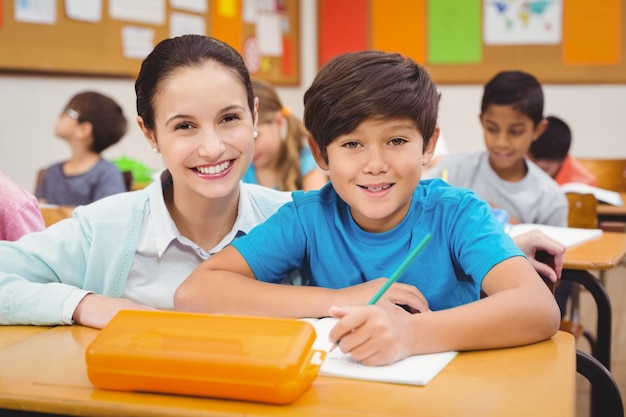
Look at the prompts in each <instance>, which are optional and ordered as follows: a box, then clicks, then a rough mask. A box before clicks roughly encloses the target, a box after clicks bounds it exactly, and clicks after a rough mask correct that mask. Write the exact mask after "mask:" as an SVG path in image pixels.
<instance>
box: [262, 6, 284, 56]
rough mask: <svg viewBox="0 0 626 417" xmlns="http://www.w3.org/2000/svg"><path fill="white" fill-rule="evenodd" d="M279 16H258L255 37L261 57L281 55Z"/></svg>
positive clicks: (281, 37) (266, 14)
mask: <svg viewBox="0 0 626 417" xmlns="http://www.w3.org/2000/svg"><path fill="white" fill-rule="evenodd" d="M281 25H282V22H281V16H280V15H278V14H276V13H263V14H260V15H259V17H258V19H257V24H256V37H257V39H258V40H259V49H260V50H259V52H260V53H261V55H262V56H282V55H283V34H282V26H281Z"/></svg>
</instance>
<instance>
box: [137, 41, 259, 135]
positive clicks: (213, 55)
mask: <svg viewBox="0 0 626 417" xmlns="http://www.w3.org/2000/svg"><path fill="white" fill-rule="evenodd" d="M207 61H215V62H217V63H219V64H221V65H223V66H224V67H225V68H227V69H229V70H232V71H233V72H234V73H235V74H237V76H238V77H239V78H240V79H241V83H242V84H243V85H244V87H245V88H246V91H247V93H248V106H249V107H250V112H251V113H252V114H254V95H253V94H252V84H251V83H250V74H249V73H248V69H247V68H246V64H245V62H244V60H243V58H242V57H241V55H240V54H239V52H237V51H236V50H235V49H234V48H232V47H231V46H230V45H228V44H226V43H224V42H222V41H220V40H217V39H215V38H211V37H208V36H201V35H184V36H179V37H176V38H169V39H165V40H163V41H161V42H159V44H157V46H155V48H154V50H153V51H152V52H151V53H150V54H149V55H148V56H147V57H146V59H145V60H144V61H143V63H142V64H141V70H140V71H139V75H138V76H137V81H135V93H136V94H137V114H138V115H139V116H141V117H142V118H143V123H144V125H145V126H146V127H147V128H148V129H154V98H155V96H156V94H157V93H158V92H159V88H160V83H161V82H162V81H163V80H165V79H167V77H169V76H170V75H171V74H172V73H173V72H174V71H176V70H178V69H180V68H184V67H199V66H201V65H203V64H204V63H206V62H207Z"/></svg>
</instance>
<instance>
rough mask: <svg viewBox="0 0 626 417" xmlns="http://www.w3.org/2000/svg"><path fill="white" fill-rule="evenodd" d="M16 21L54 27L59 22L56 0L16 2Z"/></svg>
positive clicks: (24, 0)
mask: <svg viewBox="0 0 626 417" xmlns="http://www.w3.org/2000/svg"><path fill="white" fill-rule="evenodd" d="M13 4H14V6H15V21H16V22H26V23H39V24H45V25H54V24H55V23H56V22H57V2H56V0H15V1H14V3H13Z"/></svg>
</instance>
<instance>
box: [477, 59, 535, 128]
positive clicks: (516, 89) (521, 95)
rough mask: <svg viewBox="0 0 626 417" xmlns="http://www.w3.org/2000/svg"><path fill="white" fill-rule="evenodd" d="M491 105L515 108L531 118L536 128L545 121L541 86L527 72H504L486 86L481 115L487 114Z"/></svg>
mask: <svg viewBox="0 0 626 417" xmlns="http://www.w3.org/2000/svg"><path fill="white" fill-rule="evenodd" d="M491 104H496V105H510V106H513V108H514V109H515V110H517V111H519V112H521V113H523V114H525V115H526V116H528V117H530V118H531V119H532V121H533V123H534V124H535V126H537V125H538V124H539V122H541V121H542V120H543V91H542V89H541V84H539V81H537V79H536V78H535V77H534V76H532V75H530V74H528V73H526V72H522V71H502V72H499V73H498V74H497V75H496V76H495V77H493V78H492V79H491V80H490V81H489V82H488V83H487V84H485V89H484V93H483V99H482V104H481V107H480V113H481V114H483V113H485V111H486V110H487V107H489V106H490V105H491Z"/></svg>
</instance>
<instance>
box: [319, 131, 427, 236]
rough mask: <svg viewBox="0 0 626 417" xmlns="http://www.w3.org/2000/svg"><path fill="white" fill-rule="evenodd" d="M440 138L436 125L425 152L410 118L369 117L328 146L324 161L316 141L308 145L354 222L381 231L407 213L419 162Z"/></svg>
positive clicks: (422, 162) (418, 170)
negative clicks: (387, 118)
mask: <svg viewBox="0 0 626 417" xmlns="http://www.w3.org/2000/svg"><path fill="white" fill-rule="evenodd" d="M438 136H439V129H438V128H437V129H436V130H435V133H434V134H433V138H432V139H431V141H430V142H429V144H428V147H427V149H426V151H424V152H423V143H424V139H423V138H422V135H421V134H420V132H419V131H418V130H417V127H416V126H415V124H414V123H413V121H412V120H410V119H391V120H378V119H367V120H365V121H363V122H362V123H361V124H360V125H358V126H357V128H356V129H355V130H354V131H353V132H351V133H349V134H345V135H341V136H339V137H337V138H335V140H333V141H332V142H331V143H330V144H329V145H328V147H327V148H326V150H327V155H328V163H325V162H324V159H323V158H322V155H321V152H320V150H319V147H318V146H317V144H316V143H315V142H314V141H312V140H309V143H310V145H311V150H312V151H313V155H314V156H315V159H316V161H317V163H318V165H320V167H321V168H322V169H324V170H328V173H329V175H330V181H331V182H332V184H333V187H334V188H335V190H336V191H337V194H339V196H340V197H341V198H342V199H343V200H344V201H345V202H346V203H347V204H348V205H349V206H350V211H351V213H352V217H353V218H354V220H355V221H356V223H357V224H358V225H359V226H360V227H361V228H363V229H364V230H367V231H370V232H383V231H387V230H390V229H391V228H393V227H395V226H396V225H398V224H399V223H400V222H401V221H402V219H403V218H404V216H405V215H406V213H407V212H408V210H409V206H410V203H411V197H412V195H413V192H414V191H415V189H416V188H417V186H418V184H419V180H420V176H421V173H422V165H425V164H427V163H428V162H429V161H430V158H431V157H432V154H433V151H434V149H435V144H436V142H437V138H438Z"/></svg>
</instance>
